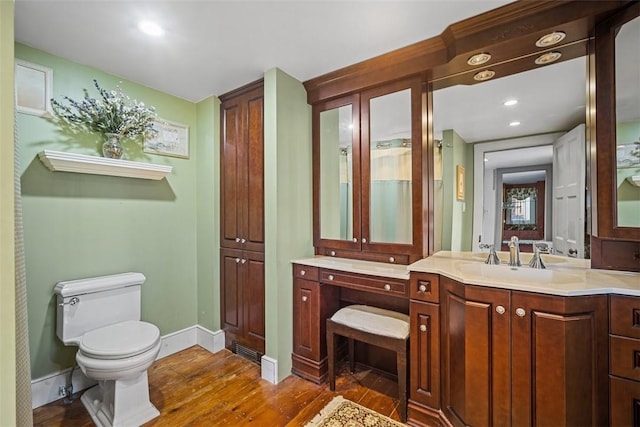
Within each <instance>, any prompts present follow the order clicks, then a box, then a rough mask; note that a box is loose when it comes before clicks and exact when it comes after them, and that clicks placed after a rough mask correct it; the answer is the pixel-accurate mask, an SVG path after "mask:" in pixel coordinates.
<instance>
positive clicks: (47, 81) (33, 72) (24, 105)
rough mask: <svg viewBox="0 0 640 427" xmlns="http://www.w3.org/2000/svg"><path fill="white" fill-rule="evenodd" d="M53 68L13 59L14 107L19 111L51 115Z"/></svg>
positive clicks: (36, 114)
mask: <svg viewBox="0 0 640 427" xmlns="http://www.w3.org/2000/svg"><path fill="white" fill-rule="evenodd" d="M52 86H53V70H52V69H51V68H47V67H43V66H42V65H38V64H34V63H32V62H27V61H23V60H20V59H16V61H15V108H16V111H17V112H19V113H25V114H31V115H33V116H40V117H52V114H53V110H52V108H51V88H52Z"/></svg>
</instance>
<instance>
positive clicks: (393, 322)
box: [327, 305, 409, 422]
mask: <svg viewBox="0 0 640 427" xmlns="http://www.w3.org/2000/svg"><path fill="white" fill-rule="evenodd" d="M338 335H340V336H343V337H346V338H347V339H348V342H349V368H350V370H351V372H354V371H355V357H354V347H355V345H354V340H357V341H362V342H364V343H367V344H371V345H374V346H377V347H382V348H386V349H388V350H392V351H395V352H396V355H397V356H396V358H397V369H398V395H399V396H398V398H399V400H400V419H401V421H402V422H405V421H406V420H407V352H408V347H409V345H408V343H409V316H407V315H406V314H403V313H397V312H395V311H391V310H385V309H382V308H377V307H371V306H367V305H350V306H347V307H344V308H341V309H340V310H338V311H337V312H336V313H335V314H334V315H333V316H332V317H331V318H330V319H327V355H328V359H329V388H330V389H331V390H332V391H333V390H335V389H336V371H335V356H336V355H335V348H336V341H337V338H338Z"/></svg>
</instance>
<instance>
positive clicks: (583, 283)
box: [408, 251, 640, 296]
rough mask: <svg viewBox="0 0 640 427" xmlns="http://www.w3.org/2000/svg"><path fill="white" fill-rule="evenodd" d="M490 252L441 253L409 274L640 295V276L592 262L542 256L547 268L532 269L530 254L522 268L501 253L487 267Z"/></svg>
mask: <svg viewBox="0 0 640 427" xmlns="http://www.w3.org/2000/svg"><path fill="white" fill-rule="evenodd" d="M487 255H488V254H487V253H472V252H448V251H442V252H438V253H436V254H434V255H433V256H430V257H428V258H424V259H422V260H420V261H417V262H414V263H413V264H411V265H409V266H408V269H409V270H410V271H415V272H425V273H436V274H441V275H443V276H446V277H449V278H451V279H453V280H456V281H458V282H462V283H466V284H468V285H481V286H486V287H492V288H502V289H511V290H518V291H527V292H537V293H543V294H551V295H561V296H578V295H596V294H621V295H635V296H640V273H631V272H624V271H612V270H592V269H590V261H589V260H582V259H575V258H565V257H560V256H555V255H545V254H542V260H543V261H544V262H545V263H546V265H547V268H546V269H532V268H529V267H528V265H527V263H528V261H529V259H530V257H531V254H524V253H523V254H521V260H522V265H523V266H522V267H517V268H513V267H509V266H508V265H507V264H506V262H507V260H508V259H509V255H508V253H506V252H498V257H499V258H500V260H501V261H502V264H500V265H487V264H485V263H484V260H485V259H486V257H487Z"/></svg>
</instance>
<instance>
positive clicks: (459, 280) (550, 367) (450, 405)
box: [292, 252, 640, 426]
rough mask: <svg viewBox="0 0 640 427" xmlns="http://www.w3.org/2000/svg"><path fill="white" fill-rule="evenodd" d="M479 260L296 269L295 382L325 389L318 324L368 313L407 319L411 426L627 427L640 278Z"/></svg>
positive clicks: (564, 262)
mask: <svg viewBox="0 0 640 427" xmlns="http://www.w3.org/2000/svg"><path fill="white" fill-rule="evenodd" d="M486 255H487V254H485V253H470V252H466V253H464V252H461V253H452V252H441V253H437V254H435V255H434V256H431V257H429V258H425V259H423V260H420V261H418V262H415V263H413V264H411V265H409V266H398V265H389V264H382V263H377V262H368V261H358V260H351V259H342V258H335V257H325V256H317V257H313V258H307V259H302V260H296V261H295V262H294V265H293V273H294V292H293V294H294V296H293V298H294V318H293V321H294V350H293V354H292V362H293V369H292V371H293V373H294V374H297V375H299V376H302V377H304V378H307V379H309V380H311V381H314V382H316V383H321V382H323V381H325V379H326V374H327V359H326V355H327V354H326V347H325V345H326V343H325V330H324V324H325V320H326V318H328V317H330V316H331V315H332V314H333V313H334V312H335V311H336V310H337V309H338V308H340V307H341V306H344V305H347V304H352V303H368V304H371V305H377V306H380V307H384V308H389V309H394V310H396V311H400V312H405V313H407V314H409V316H410V329H411V333H410V339H409V346H410V354H411V357H410V364H409V372H410V378H409V412H408V420H409V424H413V425H434V424H442V425H449V424H452V425H518V426H520V425H607V424H609V417H610V415H611V420H619V421H618V422H617V423H613V425H625V424H626V425H632V424H633V422H634V421H633V420H634V418H633V417H634V416H635V415H634V414H636V413H637V410H638V408H637V405H638V401H640V394H639V393H638V388H639V387H640V385H639V384H640V383H639V382H638V380H639V378H638V377H637V373H635V372H636V371H637V369H638V368H639V367H640V358H638V357H636V358H635V359H633V358H629V357H625V356H624V355H623V353H624V354H626V353H629V352H631V353H629V354H632V355H633V354H636V355H638V354H640V340H639V339H638V337H637V329H638V328H639V327H640V275H639V274H637V273H623V272H610V271H601V270H591V269H589V268H588V267H589V263H588V261H584V260H572V259H569V258H564V257H557V256H552V255H546V256H545V255H543V258H544V259H545V262H547V265H548V266H549V267H548V268H547V269H545V270H538V269H530V268H528V267H519V268H512V267H509V266H507V265H506V264H504V263H503V264H501V265H486V264H484V258H486ZM498 255H499V256H500V257H501V259H502V260H505V259H506V256H505V254H504V253H499V254H498ZM522 256H523V263H524V262H526V261H527V257H528V256H530V255H529V254H522ZM610 317H611V320H610ZM610 323H611V329H610V327H609V324H610ZM615 325H619V326H615ZM610 334H611V335H610ZM634 352H635V353H634ZM364 353H365V358H367V357H368V358H369V360H360V361H361V362H362V363H365V364H369V361H371V362H372V363H374V364H375V363H377V362H378V360H376V358H375V354H376V353H378V351H377V350H375V351H369V352H368V353H367V351H366V349H365V351H364ZM610 354H611V355H610ZM609 359H611V369H610V368H609V366H610V363H609ZM382 369H384V367H382ZM609 384H611V386H610V385H609ZM609 387H611V391H610V392H611V396H614V395H615V396H618V397H619V398H616V399H615V400H614V399H611V408H610V407H609V405H610V403H609V402H610V398H609V395H610V393H609ZM634 411H635V412H634Z"/></svg>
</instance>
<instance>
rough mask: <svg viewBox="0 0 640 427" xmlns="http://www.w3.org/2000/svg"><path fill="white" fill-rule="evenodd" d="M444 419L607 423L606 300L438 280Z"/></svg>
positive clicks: (461, 421) (518, 423)
mask: <svg viewBox="0 0 640 427" xmlns="http://www.w3.org/2000/svg"><path fill="white" fill-rule="evenodd" d="M440 298H441V299H440V301H441V304H440V310H441V359H442V360H441V364H442V413H443V415H444V416H445V417H446V419H447V420H448V421H449V422H450V423H451V424H453V425H455V426H463V425H493V426H503V425H504V426H506V425H514V426H535V425H553V426H596V425H598V426H599V425H606V424H607V423H608V406H607V403H608V402H607V389H608V385H607V375H606V374H607V366H608V354H607V296H605V295H597V296H584V297H582V296H579V297H559V296H551V295H542V294H535V293H529V292H517V291H509V290H504V289H496V288H489V287H480V286H471V285H463V284H461V283H458V282H455V281H453V280H450V279H448V278H445V277H441V278H440Z"/></svg>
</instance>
